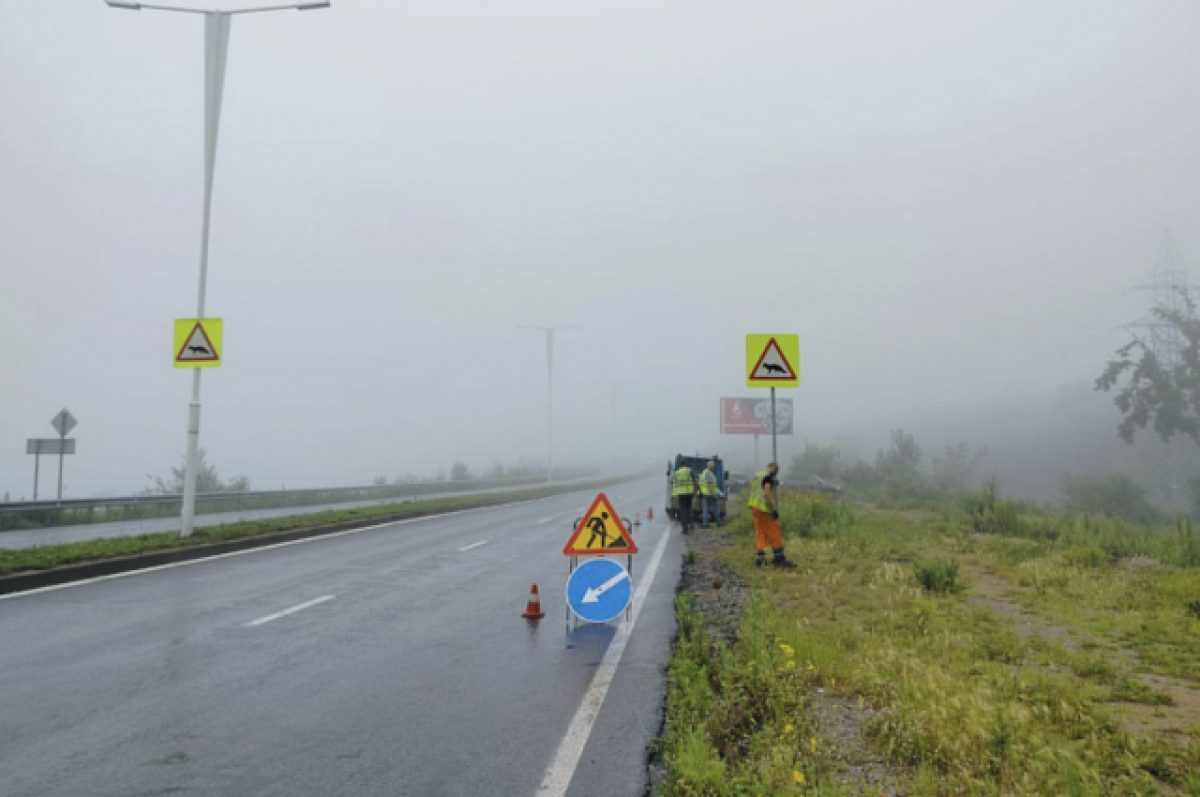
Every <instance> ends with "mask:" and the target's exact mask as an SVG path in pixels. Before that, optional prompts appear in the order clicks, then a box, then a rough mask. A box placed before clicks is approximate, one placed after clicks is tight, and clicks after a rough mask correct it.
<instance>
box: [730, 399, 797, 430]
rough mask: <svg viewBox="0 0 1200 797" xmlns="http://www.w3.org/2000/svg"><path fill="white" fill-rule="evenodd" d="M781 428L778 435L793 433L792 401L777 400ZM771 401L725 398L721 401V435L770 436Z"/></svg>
mask: <svg viewBox="0 0 1200 797" xmlns="http://www.w3.org/2000/svg"><path fill="white" fill-rule="evenodd" d="M775 412H776V413H778V415H779V419H778V423H779V428H778V429H777V430H776V434H791V433H792V400H791V399H790V398H781V399H776V400H775ZM770 433H771V399H769V398H723V399H721V434H770Z"/></svg>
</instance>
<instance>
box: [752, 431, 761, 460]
mask: <svg viewBox="0 0 1200 797" xmlns="http://www.w3.org/2000/svg"><path fill="white" fill-rule="evenodd" d="M761 464H762V462H761V461H760V460H759V458H758V435H754V467H755V468H757V467H758V466H759V465H761Z"/></svg>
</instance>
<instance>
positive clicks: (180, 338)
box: [175, 318, 225, 368]
mask: <svg viewBox="0 0 1200 797" xmlns="http://www.w3.org/2000/svg"><path fill="white" fill-rule="evenodd" d="M224 327H225V323H224V321H223V320H222V319H220V318H178V319H176V320H175V367H176V368H216V367H217V366H219V365H220V364H221V351H222V348H221V344H222V332H223V331H224Z"/></svg>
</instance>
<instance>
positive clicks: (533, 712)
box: [0, 478, 683, 797]
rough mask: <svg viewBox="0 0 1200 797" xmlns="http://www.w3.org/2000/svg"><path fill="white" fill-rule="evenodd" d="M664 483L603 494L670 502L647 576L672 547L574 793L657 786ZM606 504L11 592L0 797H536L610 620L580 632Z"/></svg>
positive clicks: (2, 666) (453, 520) (644, 550)
mask: <svg viewBox="0 0 1200 797" xmlns="http://www.w3.org/2000/svg"><path fill="white" fill-rule="evenodd" d="M660 481H661V480H660V479H656V478H655V479H649V480H646V481H644V482H635V483H632V484H626V485H621V486H617V487H615V488H613V489H612V491H611V492H610V493H609V495H610V498H612V499H613V500H614V503H615V504H616V506H617V508H618V510H620V511H621V513H622V514H624V515H630V516H632V515H633V514H634V512H636V511H640V512H641V513H642V517H643V519H644V518H645V511H646V508H647V507H649V506H654V507H655V510H656V513H657V514H658V518H657V519H656V521H655V522H654V523H653V524H650V525H647V524H645V523H644V522H643V525H642V526H641V527H640V528H639V529H637V530H636V532H635V538H636V539H637V542H638V545H639V548H640V549H641V553H639V554H638V556H637V557H636V558H635V565H634V566H635V572H634V582H635V585H637V584H640V583H641V582H642V581H643V579H645V578H646V577H647V572H646V570H647V569H648V568H647V563H648V562H649V561H650V559H651V558H652V556H651V554H652V552H653V551H654V550H655V548H656V547H657V546H658V544H659V542H660V540H662V539H663V538H664V535H665V537H666V540H667V542H666V547H665V553H664V555H663V556H662V559H661V565H660V567H659V568H658V570H657V573H656V575H655V578H654V581H653V585H652V588H651V590H650V592H649V593H648V597H647V601H646V603H645V606H644V609H643V611H642V613H641V615H640V617H639V619H638V621H637V625H636V627H635V630H634V632H633V634H632V636H631V638H630V641H629V645H628V648H627V649H626V650H625V652H624V656H623V658H622V660H621V663H620V665H619V667H618V669H617V671H616V675H615V677H614V679H613V681H612V686H611V689H610V690H609V692H608V694H607V697H606V699H605V702H604V704H603V707H602V709H601V710H600V713H599V716H598V720H597V722H596V725H595V727H594V729H593V730H592V733H591V735H590V737H589V740H588V742H587V745H586V747H585V748H584V750H583V755H582V757H581V758H580V761H579V765H578V768H577V769H576V770H575V773H574V777H573V779H572V780H571V782H570V789H569V791H568V794H570V795H578V796H579V797H584V796H585V795H631V796H632V795H640V794H642V793H643V791H644V788H645V778H646V775H645V761H646V753H647V745H648V744H649V742H650V740H651V739H652V737H653V736H654V735H655V734H656V733H657V732H658V729H659V721H660V711H661V702H662V695H663V688H664V684H665V676H664V670H663V668H664V666H665V663H666V660H667V656H668V653H669V643H670V638H671V636H672V633H673V630H674V618H673V605H672V602H673V596H674V590H675V586H676V582H677V579H678V574H679V563H680V556H681V553H682V548H683V546H682V539H681V537H680V535H679V532H678V530H677V528H675V527H673V526H670V525H668V524H667V522H666V521H665V518H664V517H663V515H662V513H661V508H662V502H663V497H662V489H661V484H660ZM592 495H593V494H592V493H590V492H589V493H586V494H584V493H572V494H569V495H565V496H557V497H554V498H548V499H542V500H539V501H533V502H529V503H525V504H520V505H511V506H506V507H499V508H495V509H488V510H476V511H471V512H467V513H460V514H454V515H449V516H445V517H441V518H429V519H421V520H415V521H408V522H404V523H401V524H392V525H389V526H386V527H383V528H379V529H374V530H366V531H361V532H356V533H350V534H345V535H343V536H338V537H332V538H323V539H317V540H310V541H305V542H303V543H300V544H293V545H287V546H284V547H278V548H273V549H262V550H258V551H253V552H248V553H245V554H242V555H237V556H231V557H226V558H223V559H215V560H207V561H203V562H200V563H192V564H189V565H186V566H182V567H176V568H172V569H167V570H159V571H154V572H150V573H143V574H140V575H132V576H129V577H124V578H118V579H113V580H108V581H102V582H99V583H93V584H85V585H80V586H74V587H69V588H66V589H58V590H54V591H49V592H43V593H39V594H30V595H24V596H10V597H9V598H7V599H0V795H4V796H5V797H8V796H9V795H13V796H14V797H15V795H22V796H24V795H56V796H57V795H106V796H107V795H111V796H112V797H118V796H119V797H132V796H133V795H151V794H185V795H186V794H196V795H201V794H203V795H231V796H232V795H239V797H240V795H279V796H280V797H283V796H284V795H287V796H288V797H305V796H307V795H313V797H316V796H317V795H363V796H366V795H420V796H422V797H424V796H425V795H428V796H429V797H440V796H442V795H456V796H457V795H529V796H530V797H532V795H534V794H535V793H536V792H537V790H538V787H539V784H540V783H541V781H542V778H543V775H544V773H545V772H546V768H547V767H548V766H549V765H550V763H551V761H552V759H553V758H554V757H555V753H556V750H557V749H558V746H559V744H560V742H561V740H562V738H563V735H564V733H565V732H566V730H567V727H568V725H569V724H570V722H571V719H572V717H573V715H574V714H575V712H576V710H577V709H578V708H579V705H580V701H581V699H582V697H583V695H584V693H585V691H586V690H587V688H588V685H589V683H590V681H591V678H592V675H593V673H594V672H595V671H596V667H597V665H598V663H599V662H600V660H601V658H602V657H603V656H604V653H605V650H606V648H607V646H608V643H609V640H610V639H611V638H612V636H613V634H614V633H615V631H616V628H615V627H614V626H609V625H605V626H581V627H580V628H578V629H577V630H574V631H570V632H568V630H567V626H566V623H565V621H564V610H565V606H564V599H563V597H562V595H563V589H564V586H565V583H566V576H567V560H566V558H565V557H563V556H562V555H561V553H560V551H561V549H562V546H563V543H564V542H565V541H566V538H567V536H568V535H569V533H570V528H571V524H572V522H573V520H574V519H575V518H576V517H577V516H579V515H580V514H582V513H583V511H584V510H586V509H587V506H588V504H589V503H590V500H591V498H592ZM484 541H486V542H484ZM480 543H483V544H480ZM535 581H536V582H538V583H539V585H540V587H541V593H542V601H543V606H544V608H545V610H546V612H547V617H546V619H544V620H542V621H540V623H537V624H529V623H527V622H526V621H525V620H522V619H520V617H519V614H520V612H521V611H522V610H523V609H524V608H525V601H526V598H527V596H528V591H529V585H530V584H531V583H532V582H535ZM329 596H332V597H329ZM322 598H325V600H324V601H323V602H319V603H313V602H314V601H318V600H319V599H322ZM304 604H311V605H308V606H307V608H302V609H299V610H297V611H295V612H293V613H291V614H286V615H283V616H276V615H278V614H279V613H281V612H283V611H285V610H288V609H290V608H293V607H296V606H301V605H304ZM272 618H273V619H272ZM256 622H257V624H254V623H256Z"/></svg>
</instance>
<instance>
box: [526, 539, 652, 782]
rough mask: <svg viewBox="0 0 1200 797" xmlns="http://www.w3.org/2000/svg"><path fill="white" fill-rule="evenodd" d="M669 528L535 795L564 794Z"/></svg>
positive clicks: (614, 673)
mask: <svg viewBox="0 0 1200 797" xmlns="http://www.w3.org/2000/svg"><path fill="white" fill-rule="evenodd" d="M670 530H671V527H670V525H667V526H666V527H664V528H663V535H662V539H661V540H659V541H658V547H657V548H655V549H654V555H653V556H652V557H651V559H650V564H649V566H647V568H646V575H645V576H644V577H643V579H642V583H641V584H639V585H638V589H637V594H636V595H635V596H634V599H633V601H634V602H633V615H632V616H631V617H630V618H629V622H627V623H623V624H622V625H621V627H620V628H618V629H617V633H616V635H615V636H613V639H612V642H610V643H608V650H607V651H605V653H604V658H603V659H602V660H601V661H600V666H599V667H598V668H597V669H596V674H595V676H593V677H592V683H591V685H590V686H589V687H588V690H587V692H585V693H584V695H583V702H582V703H580V704H579V709H578V710H577V711H576V712H575V716H574V717H573V718H572V719H571V725H570V726H569V727H568V728H567V733H566V735H565V736H563V740H562V742H561V743H560V744H559V746H558V752H557V753H555V755H554V761H553V762H551V764H550V766H549V767H548V768H547V769H546V774H545V776H544V777H543V778H542V785H541V786H539V787H538V790H537V794H538V797H565V795H566V793H567V788H568V787H569V786H570V785H571V778H573V777H574V776H575V768H576V767H578V766H579V759H580V757H582V756H583V748H584V747H586V746H587V741H588V737H589V736H591V734H592V728H593V727H595V725H596V719H597V718H598V717H599V716H600V707H601V706H603V705H604V698H605V696H606V695H607V694H608V687H609V685H610V684H611V683H612V679H613V676H615V675H616V674H617V666H618V665H619V664H620V663H621V656H623V655H624V654H625V646H626V645H627V644H628V643H629V636H630V634H632V633H633V627H634V626H635V625H636V624H637V621H638V617H639V616H640V615H641V613H642V607H643V606H645V605H646V597H647V596H648V595H649V594H650V585H651V584H653V583H654V576H655V574H657V573H658V565H659V563H661V562H662V558H663V552H665V551H666V550H667V542H668V541H669V540H670V539H671V533H670Z"/></svg>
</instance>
